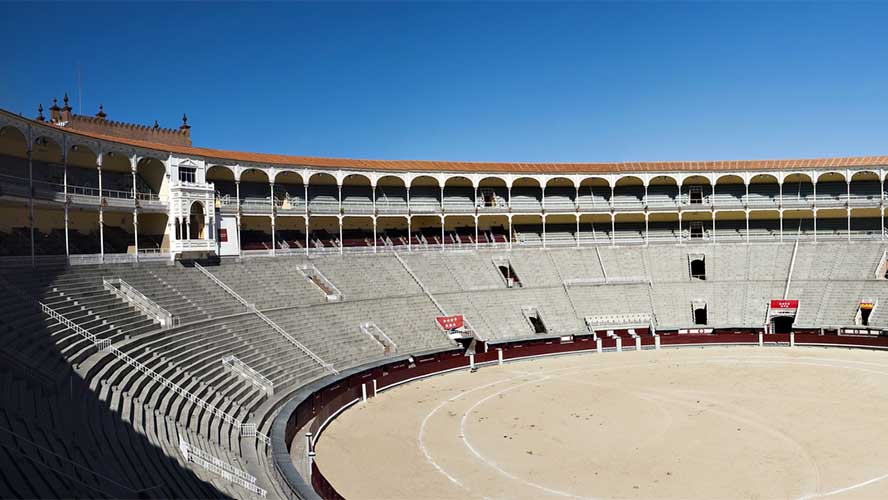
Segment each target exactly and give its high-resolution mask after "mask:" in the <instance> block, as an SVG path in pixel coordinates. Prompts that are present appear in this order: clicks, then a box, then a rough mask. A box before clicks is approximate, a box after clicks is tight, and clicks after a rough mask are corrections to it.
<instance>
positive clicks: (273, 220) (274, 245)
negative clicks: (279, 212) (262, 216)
mask: <svg viewBox="0 0 888 500" xmlns="http://www.w3.org/2000/svg"><path fill="white" fill-rule="evenodd" d="M270 218H271V255H272V256H274V255H275V249H276V248H277V235H276V234H275V227H274V226H275V223H276V222H277V221H276V218H275V215H274V211H272V212H271V217H270Z"/></svg>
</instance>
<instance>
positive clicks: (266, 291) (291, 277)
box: [205, 259, 325, 309]
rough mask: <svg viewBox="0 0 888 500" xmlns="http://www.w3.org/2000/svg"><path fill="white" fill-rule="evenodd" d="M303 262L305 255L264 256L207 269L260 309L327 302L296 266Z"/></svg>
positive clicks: (322, 294)
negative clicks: (293, 257)
mask: <svg viewBox="0 0 888 500" xmlns="http://www.w3.org/2000/svg"><path fill="white" fill-rule="evenodd" d="M301 263H302V260H301V259H300V260H297V259H280V260H278V259H274V260H270V259H263V260H261V261H259V262H251V261H246V262H244V263H242V264H223V265H221V266H207V267H205V269H207V270H208V271H209V272H211V273H213V275H214V276H216V277H217V278H219V279H220V280H221V281H222V282H223V283H225V284H226V285H228V286H229V287H230V288H231V289H232V290H234V291H235V292H237V294H238V295H240V296H241V297H243V298H244V300H246V301H247V302H250V303H252V304H255V305H256V307H258V308H260V309H270V308H275V307H288V306H297V305H308V304H320V303H323V302H324V301H325V298H324V293H323V292H322V291H321V290H320V289H319V288H318V287H317V286H315V285H314V284H313V283H311V282H309V281H308V280H307V279H306V278H305V276H304V275H303V274H302V273H300V272H299V271H298V270H297V269H296V267H297V266H298V265H300V264H301Z"/></svg>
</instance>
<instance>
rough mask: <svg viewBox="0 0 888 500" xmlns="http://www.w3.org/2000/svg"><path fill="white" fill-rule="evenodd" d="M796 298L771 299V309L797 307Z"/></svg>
mask: <svg viewBox="0 0 888 500" xmlns="http://www.w3.org/2000/svg"><path fill="white" fill-rule="evenodd" d="M798 308H799V301H798V300H788V299H777V300H772V301H771V309H798Z"/></svg>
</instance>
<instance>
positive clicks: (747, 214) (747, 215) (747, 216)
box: [744, 208, 749, 243]
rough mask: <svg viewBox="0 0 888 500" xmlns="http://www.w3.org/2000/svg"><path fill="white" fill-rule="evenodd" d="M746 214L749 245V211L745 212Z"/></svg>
mask: <svg viewBox="0 0 888 500" xmlns="http://www.w3.org/2000/svg"><path fill="white" fill-rule="evenodd" d="M744 212H745V214H746V243H749V209H748V208H747V209H746V210H744Z"/></svg>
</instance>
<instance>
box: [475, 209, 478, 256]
mask: <svg viewBox="0 0 888 500" xmlns="http://www.w3.org/2000/svg"><path fill="white" fill-rule="evenodd" d="M475 250H478V216H477V215H475Z"/></svg>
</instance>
